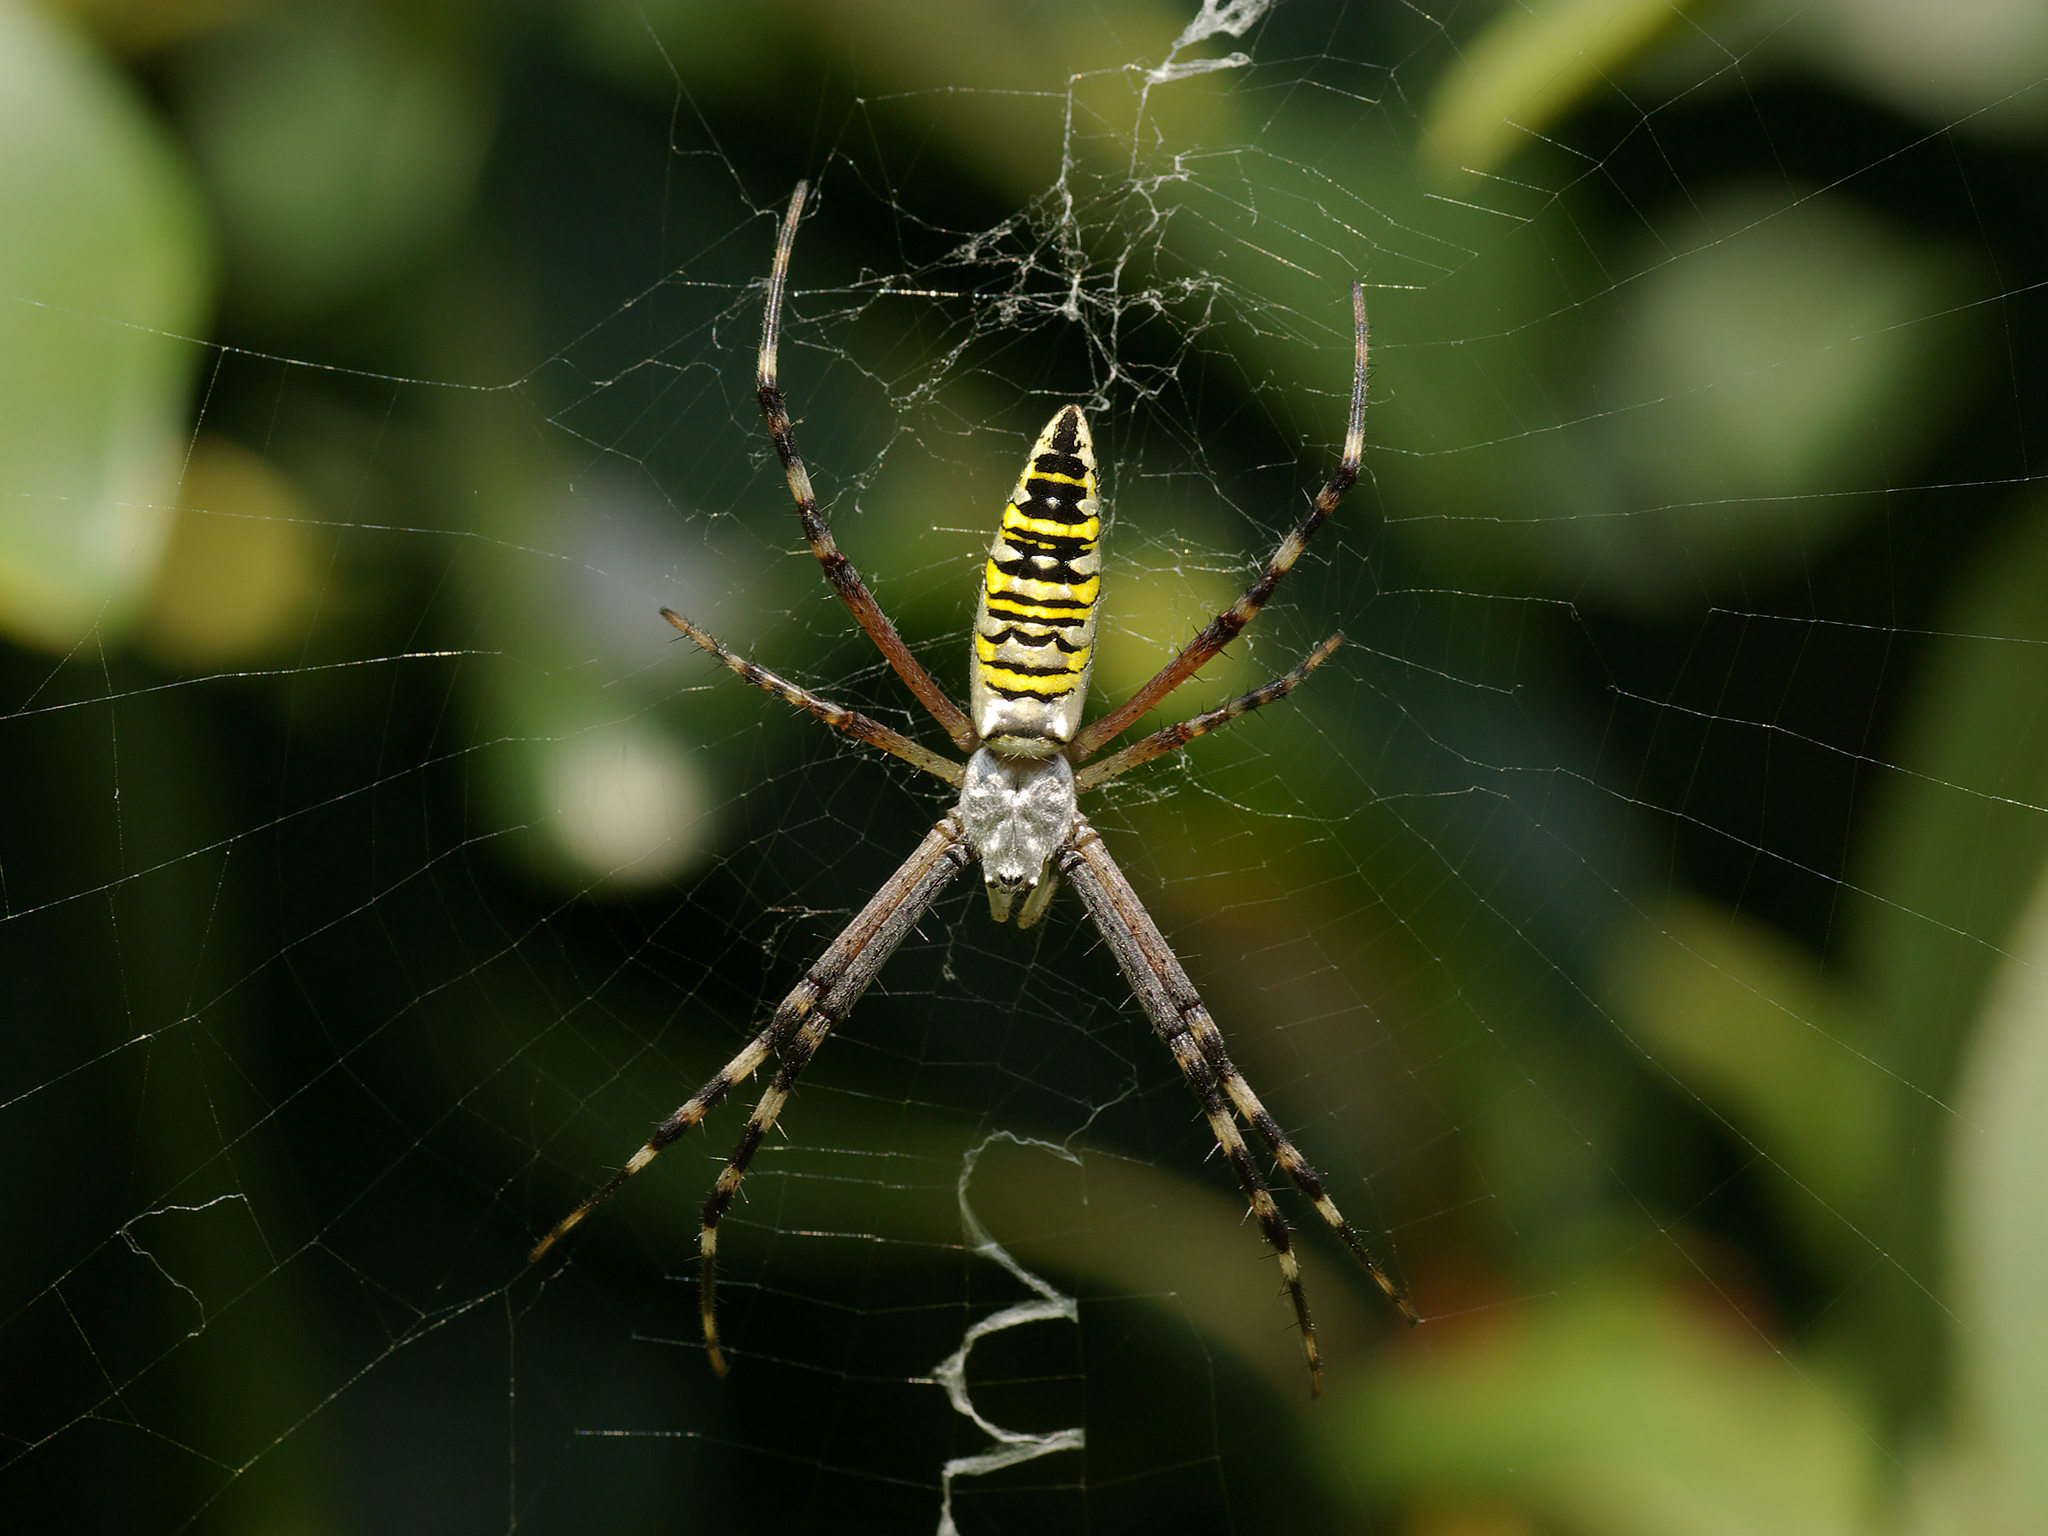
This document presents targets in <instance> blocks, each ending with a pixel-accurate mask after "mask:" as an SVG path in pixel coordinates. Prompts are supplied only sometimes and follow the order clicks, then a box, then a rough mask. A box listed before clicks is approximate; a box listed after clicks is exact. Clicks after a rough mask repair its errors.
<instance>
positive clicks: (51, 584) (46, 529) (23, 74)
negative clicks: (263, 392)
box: [0, 3, 211, 652]
mask: <svg viewBox="0 0 2048 1536" xmlns="http://www.w3.org/2000/svg"><path fill="white" fill-rule="evenodd" d="M165 139H166V135H165V133H164V131H163V128H162V127H161V125H160V124H158V123H156V122H154V121H152V119H151V116H150V114H149V112H148V110H147V109H146V108H145V107H144V105H143V104H142V102H141V101H140V100H138V99H137V94H136V91H135V89H134V87H133V86H132V85H131V84H130V83H129V82H128V81H126V80H124V79H122V78H121V76H120V75H119V73H118V72H117V71H116V70H115V69H114V68H112V67H111V66H110V65H109V64H108V63H107V61H105V60H104V59H102V58H100V57H99V56H98V54H97V53H96V52H95V50H94V49H93V48H92V47H91V45H90V44H89V43H88V42H86V41H85V40H84V39H81V38H78V37H74V36H73V35H72V34H71V31H70V29H69V28H67V27H65V26H63V25H61V24H59V23H57V22H55V21H53V20H52V19H51V18H49V17H48V16H46V15H45V14H44V13H43V12H42V11H40V10H38V9H36V8H34V7H31V6H26V5H21V4H13V3H10V4H7V5H4V6H0V229H4V230H6V231H7V234H6V236H5V238H4V239H0V293H4V294H6V295H7V296H8V299H9V300H10V302H9V303H8V304H7V305H6V308H5V311H4V313H0V357H5V358H6V359H7V364H6V367H5V368H4V369H0V466H4V471H0V473H4V476H5V483H6V496H5V500H4V502H0V631H4V632H5V633H6V634H7V635H9V636H11V637H13V638H14V639H15V640H17V641H24V642H27V643H29V644H32V645H39V646H43V647H47V648H50V649H53V650H57V651H60V652H62V651H66V650H69V649H70V648H71V647H72V646H74V645H76V644H77V643H78V642H79V641H80V640H81V639H83V638H84V637H85V635H86V633H87V632H88V631H90V630H93V629H95V628H97V629H98V630H99V632H100V633H102V634H104V635H106V636H107V637H109V638H118V637H119V636H120V635H121V634H122V633H123V632H124V631H125V630H126V629H127V628H128V625H129V624H130V622H131V621H132V619H133V617H134V612H135V608H136V605H137V602H138V600H139V598H140V596H141V594H142V593H144V592H146V591H147V590H148V587H149V583H150V579H151V577H152V576H153V575H154V574H155V571H156V566H157V560H158V558H159V556H160V554H161V552H162V550H163V544H164V537H165V532H166V530H167V528H168V525H169V522H170V507H171V503H172V502H173V500H174V498H175V490H176V486H177V471H178V459H179V454H180V450H181V448H182V446H183V437H184V430H183V424H184V416H185V411H186V399H187V394H188V391H189V389H190V386H191V380H192V376H193V373H194V371H195V369H196V368H197V367H198V365H199V363H200V361H201V358H202V353H201V350H200V348H199V347H198V346H197V345H196V344H195V338H196V335H197V333H198V331H199V330H200V328H201V326H202V325H203V324H204V320H203V316H204V314H205V310H206V307H207V297H208V290H209V288H210V282H209V279H210V276H211V274H210V272H209V270H208V265H209V263H208V252H209V248H210V244H211V242H210V240H209V237H208V233H207V230H206V225H205V220H204V216H203V214H202V213H201V211H200V209H199V207H198V206H197V203H196V199H195V198H194V195H193V190H192V186H191V178H190V175H189V173H188V172H187V170H186V168H185V166H184V165H183V163H182V162H181V161H180V159H179V157H178V156H177V155H176V153H175V152H174V151H172V149H171V148H170V146H169V145H168V144H167V143H166V142H165ZM81 320H84V321H85V322H86V323H80V322H81Z"/></svg>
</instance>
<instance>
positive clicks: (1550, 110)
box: [1421, 0, 1685, 176]
mask: <svg viewBox="0 0 2048 1536" xmlns="http://www.w3.org/2000/svg"><path fill="white" fill-rule="evenodd" d="M1684 8H1685V7H1684V4H1683V0H1548V3H1521V4H1515V5H1505V6H1502V7H1501V8H1500V10H1499V11H1498V12H1497V13H1496V14H1495V16H1494V18H1493V20H1492V21H1491V22H1490V23H1488V24H1487V27H1486V29H1485V30H1484V31H1483V32H1481V33H1480V34H1479V35H1478V36H1477V37H1475V38H1473V39H1472V41H1471V42H1470V43H1469V44H1467V45H1466V47H1465V49H1464V51H1463V53H1462V54H1461V55H1460V57H1459V58H1458V60H1457V62H1456V63H1454V64H1453V65H1452V66H1451V67H1450V68H1449V69H1447V70H1445V71H1444V73H1443V75H1442V76H1441V77H1440V78H1439V79H1438V81H1437V84H1436V89H1435V90H1434V91H1432V92H1431V93H1430V98H1429V104H1428V106H1427V108H1426V109H1425V111H1424V116H1423V123H1422V148H1421V160H1422V163H1423V164H1424V165H1425V166H1426V167H1427V168H1428V169H1429V170H1430V171H1431V172H1432V173H1434V174H1435V175H1437V176H1443V175H1446V174H1447V173H1450V172H1454V171H1460V170H1465V171H1484V170H1489V169H1491V168H1492V167H1493V166H1495V165H1497V164H1499V163H1500V162H1501V161H1502V160H1504V159H1506V158H1507V157H1508V156H1510V155H1512V154H1513V153H1514V152H1515V151H1516V150H1517V149H1519V148H1521V147H1522V146H1523V145H1525V144H1528V143H1529V142H1530V141H1531V140H1533V139H1534V138H1536V137H1537V136H1539V135H1541V134H1543V133H1544V132H1545V131H1546V130H1547V129H1548V128H1550V126H1551V125H1552V124H1553V123H1554V122H1555V121H1556V120H1557V119H1558V118H1560V117H1562V116H1564V115H1565V114H1566V113H1567V112H1569V111H1570V110H1571V109H1572V108H1573V107H1575V106H1577V105H1578V104H1579V102H1580V101H1581V100H1583V99H1584V98H1585V97H1586V96H1589V95H1591V94H1592V93H1593V91H1594V90H1595V89H1597V88H1598V87H1599V86H1600V84H1601V83H1602V82H1603V81H1605V80H1606V79H1607V78H1608V77H1609V76H1610V75H1611V74H1612V73H1613V72H1614V71H1615V70H1617V69H1619V68H1621V67H1622V66H1623V65H1625V64H1626V63H1627V62H1628V61H1629V59H1631V58H1632V57H1633V56H1634V55H1635V54H1636V53H1638V52H1639V51H1640V50H1641V49H1642V48H1643V47H1644V46H1645V45H1646V44H1648V43H1649V42H1650V41H1651V40H1652V39H1654V38H1655V37H1656V36H1657V34H1658V33H1660V32H1662V31H1663V30H1664V28H1665V27H1666V26H1668V25H1669V24H1670V23H1671V22H1672V21H1674V20H1676V19H1677V17H1678V15H1679V13H1680V12H1681V11H1682V10H1683V9H1684Z"/></svg>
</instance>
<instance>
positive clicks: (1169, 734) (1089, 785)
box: [1074, 632, 1344, 795]
mask: <svg viewBox="0 0 2048 1536" xmlns="http://www.w3.org/2000/svg"><path fill="white" fill-rule="evenodd" d="M1343 643H1344V636H1343V634H1342V633H1341V632H1340V633H1338V634H1334V635H1332V636H1330V638H1329V639H1327V640H1325V641H1324V642H1323V643H1322V644H1321V645H1319V646H1317V647H1316V648H1315V649H1314V650H1312V651H1310V652H1309V653H1308V655H1307V656H1305V657H1303V658H1302V661H1301V664H1300V665H1299V666H1297V667H1295V668H1294V669H1293V670H1292V671H1290V672H1285V673H1283V674H1281V675H1280V676H1279V677H1276V678H1274V679H1273V680H1272V681H1271V682H1270V683H1262V684H1260V685H1259V686H1258V687H1256V688H1254V689H1253V690H1252V691H1251V692H1250V693H1246V694H1240V695H1239V696H1238V697H1236V698H1234V699H1232V700H1231V701H1230V702H1229V703H1228V704H1224V705H1221V706H1219V707H1218V708H1215V709H1212V710H1208V711H1207V712H1205V713H1203V714H1199V715H1196V716H1194V717H1193V718H1192V719H1189V720H1183V721H1181V723H1180V724H1179V725H1169V726H1167V727H1166V728H1165V729H1164V730H1160V731H1154V732H1153V733H1152V734H1151V735H1150V736H1147V737H1146V738H1145V739H1144V740H1143V741H1138V742H1133V743H1132V744H1131V745H1130V746H1128V747H1125V748H1124V749H1123V750H1122V751H1121V752H1112V753H1111V754H1110V755H1109V756H1108V757H1105V758H1104V759H1103V760H1102V761H1101V762H1099V763H1092V764H1090V765H1089V766H1088V767H1086V768H1083V769H1082V770H1081V771H1080V772H1079V773H1077V774H1075V775H1074V793H1075V794H1077V795H1080V794H1086V793H1087V792H1088V791H1089V790H1091V789H1094V788H1095V787H1096V786H1097V785H1101V784H1107V783H1108V782H1109V781H1110V780H1111V779H1114V778H1120V777H1121V776H1122V775H1124V774H1126V773H1129V772H1130V771H1131V770H1132V769H1133V768H1135V767H1137V766H1138V765H1139V764H1140V763H1149V762H1151V761H1152V759H1153V758H1155V757H1163V756H1165V755H1166V754H1167V753H1168V752H1178V751H1179V750H1180V749H1181V748H1182V747H1184V746H1186V745H1187V744H1188V743H1189V742H1191V741H1193V740H1194V739H1195V738H1196V737H1198V736H1206V735H1208V734H1209V733H1210V732H1211V731H1215V730H1221V729H1222V728H1223V727H1224V726H1226V725H1228V724H1230V722H1231V721H1233V720H1235V719H1236V718H1237V717H1238V716H1239V715H1248V714H1250V713H1251V712H1252V711H1253V710H1255V709H1259V708H1262V707H1263V706H1265V705H1267V704H1272V703H1274V702H1276V701H1278V700H1280V699H1284V698H1286V697H1287V695H1288V694H1290V693H1292V692H1294V690H1295V689H1296V688H1298V687H1300V686H1301V682H1302V679H1304V678H1305V677H1307V676H1308V675H1309V673H1311V672H1313V671H1315V669H1316V668H1317V667H1320V666H1321V665H1322V664H1323V663H1324V662H1325V661H1327V660H1329V657H1330V652H1332V651H1334V650H1336V649H1337V647H1338V646H1340V645H1342V644H1343Z"/></svg>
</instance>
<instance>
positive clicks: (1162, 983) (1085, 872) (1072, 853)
mask: <svg viewBox="0 0 2048 1536" xmlns="http://www.w3.org/2000/svg"><path fill="white" fill-rule="evenodd" d="M1053 862H1054V863H1055V864H1057V865H1058V866H1059V868H1060V869H1061V871H1062V872H1064V873H1065V875H1066V876H1067V878H1068V879H1069V880H1071V881H1072V882H1073V884H1074V889H1075V890H1077V891H1079V892H1080V893H1081V900H1082V903H1083V904H1084V905H1085V906H1086V907H1087V908H1088V915H1089V917H1091V918H1093V919H1094V921H1095V927H1096V929H1097V930H1098V931H1099V932H1100V933H1101V934H1102V937H1103V939H1104V941H1105V942H1106V943H1107V944H1108V945H1109V947H1110V950H1111V952H1112V953H1114V954H1115V956H1116V959H1117V964H1118V965H1119V966H1120V967H1122V969H1123V973H1124V979H1125V980H1126V981H1128V982H1129V983H1130V985H1131V991H1132V992H1133V993H1134V994H1136V996H1137V999H1138V1002H1139V1003H1140V1005H1142V1006H1143V1008H1144V1010H1145V1012H1146V1014H1147V1016H1149V1017H1150V1018H1151V1020H1152V1028H1153V1029H1154V1030H1155V1031H1156V1032H1157V1033H1158V1035H1159V1038H1160V1039H1161V1040H1163V1041H1164V1042H1165V1043H1166V1047H1167V1049H1168V1050H1170V1051H1172V1052H1173V1059H1174V1062H1175V1064H1176V1065H1178V1066H1179V1067H1180V1070H1181V1073H1182V1074H1183V1075H1184V1076H1185V1077H1186V1078H1187V1080H1188V1086H1189V1087H1191V1088H1193V1089H1194V1091H1195V1097H1196V1098H1198V1099H1200V1100H1201V1101H1202V1113H1203V1115H1204V1116H1205V1117H1206V1118H1207V1119H1208V1122H1209V1130H1210V1132H1211V1133H1212V1134H1213V1135H1214V1136H1215V1137H1216V1144H1217V1146H1219V1147H1221V1148H1222V1149H1223V1155H1224V1156H1225V1157H1227V1158H1228V1159H1229V1160H1230V1166H1231V1170H1232V1171H1233V1172H1234V1173H1235V1174H1236V1175H1237V1182H1238V1187H1239V1188H1241V1189H1242V1190H1243V1191H1244V1195H1245V1199H1246V1200H1247V1201H1248V1202H1249V1203H1250V1205H1251V1209H1252V1214H1253V1215H1254V1216H1256V1217H1257V1218H1258V1221H1259V1227H1260V1229H1261V1230H1262V1231H1263V1232H1264V1233H1265V1235H1266V1243H1267V1246H1268V1247H1270V1248H1271V1249H1272V1250H1273V1253H1274V1256H1275V1257H1276V1258H1278V1259H1279V1261H1280V1278H1281V1280H1282V1281H1283V1282H1284V1283H1285V1284H1286V1286H1287V1297H1288V1300H1289V1301H1291V1302H1292V1303H1293V1304H1294V1319H1295V1324H1296V1326H1297V1327H1299V1328H1300V1330H1301V1348H1302V1353H1303V1354H1304V1355H1306V1356H1307V1357H1308V1373H1309V1376H1308V1379H1309V1393H1310V1395H1311V1396H1317V1395H1320V1394H1321V1392H1322V1390H1323V1368H1322V1357H1321V1355H1320V1353H1319V1352H1318V1351H1317V1349H1316V1330H1315V1324H1314V1323H1313V1322H1312V1321H1311V1320H1310V1318H1309V1311H1308V1295H1307V1293H1306V1292H1305V1291H1304V1290H1303V1289H1302V1285H1301V1264H1300V1261H1299V1260H1298V1259H1296V1257H1295V1255H1294V1245H1293V1240H1292V1237H1291V1236H1290V1234H1289V1232H1288V1230H1287V1220H1286V1218H1285V1217H1283V1216H1282V1215H1281V1214H1280V1207H1279V1206H1278V1205H1277V1204H1275V1203H1274V1200H1273V1195H1272V1192H1271V1191H1270V1190H1268V1189H1267V1188H1266V1183H1265V1180H1263V1179H1261V1178H1260V1177H1259V1170H1258V1167H1257V1165H1256V1164H1255V1163H1253V1161H1252V1155H1251V1149H1250V1148H1249V1147H1247V1146H1246V1145H1245V1142H1244V1137H1243V1136H1242V1135H1241V1134H1240V1133H1239V1131H1238V1128H1237V1121H1236V1120H1234V1119H1233V1118H1232V1117H1231V1114H1230V1107H1229V1105H1228V1104H1227V1103H1226V1102H1225V1099H1224V1094H1223V1089H1222V1086H1221V1084H1220V1082H1219V1080H1218V1074H1217V1072H1216V1069H1215V1067H1214V1066H1213V1065H1211V1063H1210V1061H1209V1058H1208V1055H1207V1053H1205V1052H1204V1051H1203V1049H1202V1046H1201V1044H1200V1041H1199V1038H1198V1036H1197V1034H1196V1031H1195V1028H1194V1026H1193V1025H1191V1023H1190V1022H1189V1017H1188V1016H1189V1014H1190V1012H1193V1013H1197V1014H1200V1015H1201V1017H1202V1019H1203V1021H1204V1022H1205V1023H1206V1022H1207V1019H1208V1015H1207V1013H1206V1012H1204V1011H1203V1009H1202V1003H1201V999H1200V998H1198V997H1196V996H1195V989H1194V986H1193V984H1192V983H1190V982H1189V981H1188V979H1187V973H1186V972H1185V971H1183V970H1182V969H1181V968H1180V962H1179V961H1177V960H1176V959H1174V957H1173V951H1172V950H1170V949H1168V948H1167V947H1166V940H1165V939H1164V938H1162V937H1161V936H1160V933H1159V929H1158V927H1157V926H1156V925H1155V924H1154V923H1153V921H1152V919H1151V918H1150V917H1149V916H1147V915H1146V912H1145V909H1144V907H1143V906H1142V905H1140V904H1139V901H1138V894H1137V892H1135V891H1133V890H1132V889H1131V887H1130V882H1129V881H1127V880H1125V879H1124V877H1123V871H1121V870H1120V869H1118V868H1117V867H1116V863H1115V861H1114V860H1112V859H1111V858H1110V856H1109V850H1108V849H1107V848H1105V847H1103V845H1102V839H1101V837H1100V836H1099V835H1098V834H1097V833H1096V831H1095V829H1094V828H1093V827H1091V826H1090V825H1089V824H1088V819H1087V818H1086V817H1085V816H1083V817H1077V818H1076V819H1075V826H1074V831H1073V833H1072V835H1071V836H1070V837H1069V838H1068V840H1067V845H1066V847H1065V848H1064V849H1062V850H1061V852H1060V854H1059V856H1058V857H1057V858H1056V859H1055V860H1054V861H1053ZM1208 1027H1209V1028H1210V1029H1211V1030H1214V1028H1215V1025H1214V1024H1209V1026H1208ZM1304 1166H1305V1165H1304Z"/></svg>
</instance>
